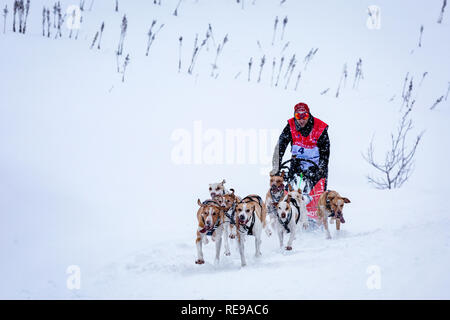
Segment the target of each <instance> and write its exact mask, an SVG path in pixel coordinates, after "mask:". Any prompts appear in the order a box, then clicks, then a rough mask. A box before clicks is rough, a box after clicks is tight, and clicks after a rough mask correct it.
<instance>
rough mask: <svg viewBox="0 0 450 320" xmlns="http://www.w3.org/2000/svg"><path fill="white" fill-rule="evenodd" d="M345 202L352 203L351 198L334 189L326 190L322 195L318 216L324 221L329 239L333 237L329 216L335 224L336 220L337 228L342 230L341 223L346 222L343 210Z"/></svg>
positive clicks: (320, 221) (331, 222) (321, 221)
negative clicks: (342, 195)
mask: <svg viewBox="0 0 450 320" xmlns="http://www.w3.org/2000/svg"><path fill="white" fill-rule="evenodd" d="M345 203H350V200H349V199H348V198H345V197H341V196H340V195H339V193H337V192H336V191H333V190H328V191H325V192H324V193H322V194H321V195H320V198H319V203H318V209H317V217H318V222H319V223H322V224H323V226H324V228H325V232H326V238H327V239H331V234H330V231H329V230H328V218H331V220H330V224H333V223H334V221H336V230H340V229H341V223H345V220H344V214H343V212H342V210H343V209H344V204H345Z"/></svg>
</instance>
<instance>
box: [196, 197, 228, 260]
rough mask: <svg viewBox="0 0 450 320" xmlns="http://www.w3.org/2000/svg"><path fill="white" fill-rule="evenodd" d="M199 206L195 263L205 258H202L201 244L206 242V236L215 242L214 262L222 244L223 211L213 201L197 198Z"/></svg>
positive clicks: (217, 258) (217, 257)
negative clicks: (201, 200)
mask: <svg viewBox="0 0 450 320" xmlns="http://www.w3.org/2000/svg"><path fill="white" fill-rule="evenodd" d="M197 203H198V205H199V206H200V208H199V209H198V211H197V220H198V228H197V238H196V240H195V243H196V245H197V260H196V261H195V263H196V264H203V263H205V260H204V259H203V250H202V244H203V242H204V243H205V244H207V243H208V241H207V236H211V238H212V240H213V241H215V242H216V258H215V262H216V263H218V262H219V256H220V247H221V245H222V232H223V221H224V211H223V207H222V206H221V205H220V204H219V203H217V202H215V201H213V200H206V201H203V202H200V199H198V200H197Z"/></svg>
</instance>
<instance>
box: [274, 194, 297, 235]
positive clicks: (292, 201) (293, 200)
mask: <svg viewBox="0 0 450 320" xmlns="http://www.w3.org/2000/svg"><path fill="white" fill-rule="evenodd" d="M291 203H292V204H293V205H294V207H295V208H297V210H298V216H297V219H295V224H297V223H298V220H299V219H300V207H299V205H298V203H297V200H295V199H291ZM277 218H278V222H280V224H281V225H282V226H283V227H284V229H285V230H286V232H287V233H290V232H291V230H290V229H289V227H288V225H289V222H291V219H292V208H291V210H289V214H288V217H287V219H286V221H285V222H283V221H282V220H281V218H280V216H279V215H278V211H277Z"/></svg>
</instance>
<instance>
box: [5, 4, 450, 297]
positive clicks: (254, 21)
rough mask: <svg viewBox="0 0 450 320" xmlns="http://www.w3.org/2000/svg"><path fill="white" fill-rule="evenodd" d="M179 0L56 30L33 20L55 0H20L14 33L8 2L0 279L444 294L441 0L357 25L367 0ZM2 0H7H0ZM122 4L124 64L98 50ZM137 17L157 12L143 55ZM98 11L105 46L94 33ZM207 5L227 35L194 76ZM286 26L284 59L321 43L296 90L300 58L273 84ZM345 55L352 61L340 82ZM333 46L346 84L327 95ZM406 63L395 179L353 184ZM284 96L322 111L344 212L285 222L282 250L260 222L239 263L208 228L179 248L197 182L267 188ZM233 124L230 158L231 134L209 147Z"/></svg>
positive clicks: (116, 288) (109, 48)
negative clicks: (77, 278)
mask: <svg viewBox="0 0 450 320" xmlns="http://www.w3.org/2000/svg"><path fill="white" fill-rule="evenodd" d="M61 3H62V6H63V8H64V9H65V8H67V7H68V6H69V5H71V4H72V3H71V2H70V1H61ZM177 3H178V1H163V4H162V6H156V5H154V4H153V2H152V1H133V2H125V1H120V2H119V8H120V12H119V13H115V12H114V10H113V9H114V1H95V3H94V5H93V7H92V11H86V12H85V13H84V15H83V24H82V27H81V29H80V34H79V38H78V40H74V39H69V38H68V33H69V30H68V29H67V28H64V29H63V37H62V38H61V39H57V40H55V39H53V37H52V38H50V39H48V38H43V37H42V35H41V32H42V31H41V19H42V18H41V10H42V5H46V6H51V5H52V2H51V1H37V0H36V1H31V9H30V16H29V22H28V23H27V25H28V31H27V33H26V34H25V35H22V34H17V33H13V32H12V30H11V24H12V18H11V14H9V15H8V20H7V28H9V29H8V30H7V32H6V34H0V61H1V62H0V68H1V70H2V73H1V77H0V97H1V99H2V100H1V104H0V219H1V221H0V243H1V244H0V252H1V254H2V257H3V258H2V262H1V264H0V283H1V285H0V298H3V299H5V298H12V299H52V298H56V299H107V298H113V299H137V298H145V299H435V298H437V299H448V298H450V290H449V288H450V276H449V275H448V272H447V270H448V268H449V266H450V247H449V245H450V231H449V228H448V225H449V222H450V221H449V219H450V218H449V215H448V213H449V210H448V205H447V201H446V195H447V190H448V188H447V181H448V179H449V178H450V170H449V167H448V166H446V164H447V163H449V161H450V153H449V152H448V148H447V145H448V138H447V137H448V133H449V129H448V123H447V122H448V118H449V115H450V111H449V100H443V101H442V102H441V103H440V104H438V105H437V106H436V108H435V109H434V110H429V109H430V107H431V106H432V105H433V103H434V102H435V101H436V99H437V98H438V97H440V96H441V95H444V96H445V93H446V91H447V88H448V81H450V79H449V78H448V76H449V74H450V72H449V71H450V63H449V62H448V52H450V43H449V42H448V41H446V39H448V34H449V31H450V27H449V23H448V19H447V18H448V15H447V14H445V15H444V20H443V22H442V24H437V23H436V20H437V18H438V16H439V11H440V8H441V4H442V3H441V1H431V2H427V3H425V2H417V3H412V2H406V1H397V2H395V3H393V2H389V1H379V2H378V3H377V5H378V6H379V7H380V8H381V29H380V30H369V29H368V28H367V27H366V19H367V13H366V10H367V7H368V6H369V5H372V4H373V3H372V2H368V1H362V2H359V1H358V2H356V1H353V2H351V1H348V2H346V3H345V4H344V3H336V2H334V1H323V2H320V3H316V2H307V3H306V2H305V3H300V2H297V1H287V2H286V3H285V4H283V5H282V6H280V5H279V1H275V0H274V1H256V2H255V5H252V4H251V2H250V1H246V4H245V8H244V10H242V9H241V6H240V5H239V4H236V3H235V1H231V0H230V1H225V0H221V1H219V0H217V1H204V0H199V1H193V0H192V1H183V2H182V4H181V6H180V8H179V9H178V17H175V16H173V15H172V12H173V10H174V9H175V7H176V5H177ZM5 4H8V7H9V9H10V7H11V6H12V1H7V2H5V1H1V0H0V6H1V7H2V8H3V7H4V5H5ZM89 5H90V1H87V4H86V7H87V8H89ZM10 11H11V10H10ZM123 14H126V15H127V18H128V22H129V29H128V31H127V36H126V38H125V44H124V54H125V55H126V54H128V53H130V57H131V62H130V64H129V66H128V67H127V71H126V74H125V82H124V83H122V82H121V79H122V75H121V74H118V73H117V72H116V57H115V54H114V52H115V50H116V46H117V44H118V40H119V35H120V23H121V19H122V16H123ZM286 15H287V16H288V18H289V22H288V24H287V26H286V30H285V34H284V40H283V41H280V40H279V33H278V34H277V35H278V36H277V41H276V42H275V45H274V47H272V46H271V45H270V44H271V41H272V32H273V31H272V30H273V23H274V18H275V16H278V17H279V19H280V23H279V27H280V26H281V25H282V24H281V20H282V19H283V18H284V17H285V16H286ZM153 19H157V20H158V23H157V26H159V24H160V23H164V24H165V26H164V27H163V29H162V30H161V31H160V33H159V34H158V36H157V37H156V39H155V41H154V42H153V44H152V47H151V49H150V54H149V56H148V57H146V56H145V49H146V45H147V36H146V33H147V31H148V28H149V27H150V24H151V21H152V20H153ZM103 21H105V31H104V34H103V39H102V49H101V50H90V49H89V47H90V45H91V42H92V39H93V36H94V35H95V32H96V31H97V30H98V29H99V28H100V25H101V23H102V22H103ZM209 23H211V25H212V28H213V32H214V37H215V40H216V43H218V42H219V41H221V40H222V39H223V37H224V36H225V35H226V34H228V37H229V42H228V43H227V44H226V45H225V47H224V50H223V53H222V55H221V56H220V57H219V59H218V66H219V69H218V72H219V73H220V74H219V76H218V78H217V79H213V78H211V77H210V73H211V63H212V62H213V61H214V57H215V49H214V48H213V47H212V45H211V48H210V49H209V51H207V50H205V48H204V49H202V52H201V53H200V54H199V58H198V60H197V62H196V66H195V69H194V73H193V74H192V75H189V74H187V72H186V70H187V68H188V64H189V62H190V59H191V54H192V51H193V42H194V39H195V34H196V33H198V34H199V41H201V40H203V37H204V35H205V33H206V30H207V27H208V24H209ZM422 24H423V25H424V33H423V37H422V47H421V48H417V43H418V40H419V30H420V26H421V25H422ZM279 30H280V29H279ZM180 36H183V47H182V72H181V73H178V38H179V37H180ZM258 40H259V41H260V43H261V45H262V49H263V50H262V51H261V50H260V49H259V48H258V45H257V41H258ZM287 41H290V44H289V46H288V47H287V49H286V51H285V59H286V61H285V64H287V63H288V60H289V59H290V57H291V56H292V54H294V53H296V55H297V59H298V60H299V62H298V66H297V68H296V70H297V71H298V70H300V68H303V58H304V57H305V56H306V55H307V53H308V52H309V50H310V49H311V48H319V50H318V52H317V54H316V55H315V57H314V58H313V59H312V60H311V62H310V63H309V64H308V67H307V69H306V70H302V78H301V80H300V85H299V89H298V91H294V90H293V87H294V85H295V78H296V73H294V74H293V76H292V79H291V83H290V85H289V88H288V90H284V82H283V83H282V85H280V86H279V87H277V88H275V87H271V86H270V75H271V63H272V58H273V57H274V56H275V57H277V67H278V63H279V58H280V54H279V53H280V52H281V50H282V48H283V46H284V45H285V43H286V42H287ZM413 49H414V52H413V53H411V50H413ZM263 54H266V65H265V67H264V70H263V73H262V81H261V83H257V82H256V78H257V74H258V72H259V69H257V68H254V69H253V70H252V81H251V82H247V68H248V65H247V63H248V60H249V59H250V57H253V61H254V67H256V66H258V65H259V61H260V59H261V57H262V56H263ZM360 57H361V58H362V61H363V63H362V69H363V73H364V79H363V80H361V82H360V84H359V86H358V88H357V89H352V85H353V76H354V70H355V66H356V62H357V60H358V59H359V58H360ZM123 58H124V57H123ZM123 58H122V59H123ZM344 63H347V66H348V72H349V77H348V79H347V85H346V87H345V88H344V89H343V90H342V91H341V93H340V96H339V98H335V92H336V89H337V85H338V83H339V79H340V77H341V72H342V68H343V65H344ZM239 72H241V74H240V76H239V77H238V78H237V79H234V78H235V76H236V75H237V74H238V73H239ZM407 72H409V73H410V75H413V76H414V83H415V85H416V86H417V85H418V83H419V80H420V79H421V77H422V74H423V73H424V72H428V75H427V77H426V78H425V80H424V81H423V84H422V86H421V87H420V88H416V89H415V91H414V94H413V95H414V97H415V98H416V104H415V106H414V109H413V111H412V119H413V121H414V128H413V130H412V132H411V137H413V136H414V135H415V134H418V133H420V132H421V131H423V130H425V133H424V136H423V139H422V141H421V143H420V144H419V147H418V151H417V155H416V160H415V168H414V172H413V174H412V176H411V178H410V179H409V181H408V182H407V183H406V184H405V185H404V186H403V187H402V188H401V189H396V190H377V189H374V188H373V187H371V186H370V185H368V184H367V179H366V175H367V174H369V173H374V172H373V171H372V168H371V167H370V166H369V165H368V164H367V163H366V162H365V161H364V160H363V158H362V156H361V155H362V153H364V152H365V151H366V149H367V147H368V144H369V143H370V140H371V138H372V136H374V141H375V147H376V152H377V155H378V156H379V157H380V158H382V157H383V150H386V148H388V147H389V139H390V133H391V132H393V131H394V130H395V127H396V125H397V123H398V120H399V117H400V106H401V100H400V99H401V97H400V95H401V90H402V86H403V80H404V77H405V75H406V73H407ZM283 74H284V72H283V73H282V76H281V77H283ZM327 88H330V90H329V92H328V93H327V94H325V95H320V93H321V92H323V91H324V90H325V89H327ZM394 94H395V95H396V97H395V99H394V100H393V101H392V102H389V100H390V99H391V97H392V96H393V95H394ZM299 101H306V102H307V103H308V104H309V105H310V107H311V110H312V113H313V115H315V116H317V117H319V118H320V119H322V120H323V121H325V122H327V123H328V124H329V125H330V128H329V136H330V140H331V156H330V166H329V188H330V189H334V190H337V191H338V192H339V193H340V194H341V195H343V196H346V197H348V198H349V199H350V200H351V201H352V202H351V203H350V204H346V206H345V209H344V215H345V218H346V223H345V224H344V225H343V226H342V230H341V232H340V233H339V234H337V233H336V231H334V230H333V229H332V230H333V232H332V236H333V239H332V240H326V239H325V234H324V233H323V232H322V231H320V230H319V231H317V232H306V233H300V234H299V235H298V236H297V239H296V240H295V241H294V245H293V251H292V252H281V251H280V250H279V249H278V240H277V238H276V236H275V235H274V236H272V237H271V238H268V237H267V236H266V235H265V234H264V232H263V242H262V257H261V258H258V259H256V258H254V256H253V255H254V241H253V238H249V239H248V241H247V243H246V256H247V259H248V266H246V267H245V268H241V267H240V260H239V255H238V252H237V250H236V244H235V242H234V241H232V247H231V249H232V254H231V256H229V257H226V256H224V255H223V254H222V256H221V261H220V263H219V264H218V265H214V263H213V256H214V245H213V243H209V244H208V245H206V246H204V254H205V260H206V263H205V265H202V266H199V265H196V264H194V261H195V259H196V249H195V242H194V240H195V231H196V211H197V207H198V206H197V199H198V198H200V199H201V200H205V199H206V198H207V197H208V192H207V191H208V189H207V188H208V184H209V183H214V182H219V181H221V180H222V179H226V180H227V183H226V185H225V186H226V187H227V188H228V189H230V188H234V189H235V190H236V193H237V194H238V195H241V196H245V195H247V194H250V193H257V194H259V195H261V196H262V197H263V198H264V197H265V194H266V192H267V190H268V187H269V186H268V183H269V179H268V171H269V170H268V169H269V167H270V164H271V155H272V150H273V147H274V145H275V142H276V139H277V136H278V134H279V133H280V132H281V130H282V128H283V127H284V125H285V123H286V122H285V121H286V120H287V119H288V118H289V117H291V116H292V108H293V106H294V105H295V104H296V103H297V102H299ZM199 124H200V125H201V131H199V129H196V128H198V125H199ZM240 129H242V130H250V131H249V132H252V134H255V135H256V137H257V138H256V139H257V140H256V141H257V144H256V145H255V144H254V145H252V146H248V148H246V149H249V150H250V151H248V150H247V152H246V154H245V156H244V157H243V159H241V160H242V161H241V160H239V159H240V158H239V156H238V155H240V156H242V153H239V152H238V151H237V150H238V148H237V147H236V146H235V147H233V146H232V147H231V149H229V150H228V149H225V148H226V147H227V145H228V144H227V143H229V141H228V142H227V132H232V133H233V132H234V133H235V132H236V131H237V130H240ZM174 132H175V133H176V132H178V133H184V134H186V133H187V134H188V136H189V139H190V142H191V145H190V148H188V149H189V150H190V151H191V157H190V161H186V162H185V164H177V162H176V161H175V160H174V155H173V150H174V148H175V147H176V146H180V141H181V140H180V139H179V138H177V136H176V135H174ZM183 146H184V145H183ZM214 150H216V151H218V152H219V154H215V153H214ZM224 150H226V152H225V151H224ZM252 150H253V151H252ZM220 152H222V154H220ZM255 153H256V154H257V156H256V159H255V160H252V157H251V156H252V155H254V154H255ZM288 156H289V152H286V155H285V159H288ZM240 161H241V162H240ZM331 227H332V228H334V225H331ZM71 265H77V266H79V267H80V270H81V288H80V289H79V290H69V289H68V287H67V284H66V283H67V279H68V277H69V275H68V274H67V273H66V270H67V268H68V267H69V266H71ZM371 266H375V267H376V268H378V269H376V270H379V272H380V273H379V275H380V278H379V279H380V284H381V288H379V289H370V286H368V281H369V280H370V279H371V274H370V272H371V271H370V270H373V268H372V267H371Z"/></svg>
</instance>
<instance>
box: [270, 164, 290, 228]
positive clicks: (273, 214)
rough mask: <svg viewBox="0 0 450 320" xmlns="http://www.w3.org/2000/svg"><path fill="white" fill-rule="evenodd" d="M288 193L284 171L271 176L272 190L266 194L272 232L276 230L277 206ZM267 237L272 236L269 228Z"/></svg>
mask: <svg viewBox="0 0 450 320" xmlns="http://www.w3.org/2000/svg"><path fill="white" fill-rule="evenodd" d="M285 194H286V192H285V190H284V171H282V172H281V174H280V175H274V174H271V175H270V189H269V191H267V194H266V211H267V215H268V217H269V219H270V222H269V223H270V226H271V229H272V231H275V230H276V222H277V206H278V203H279V202H280V201H281V199H283V197H284V196H285ZM266 230H267V231H266V232H267V235H268V236H270V235H271V234H272V232H271V231H270V229H269V228H267V229H266Z"/></svg>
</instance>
